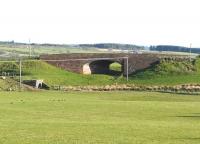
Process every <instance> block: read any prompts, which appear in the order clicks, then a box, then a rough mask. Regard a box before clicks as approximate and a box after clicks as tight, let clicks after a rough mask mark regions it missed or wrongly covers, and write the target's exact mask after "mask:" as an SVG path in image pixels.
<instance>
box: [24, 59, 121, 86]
mask: <svg viewBox="0 0 200 144" xmlns="http://www.w3.org/2000/svg"><path fill="white" fill-rule="evenodd" d="M22 65H23V68H22V69H23V73H24V77H23V79H43V80H44V81H45V83H47V84H48V85H105V84H112V83H115V82H117V79H116V78H115V77H113V76H108V75H82V74H76V73H72V72H68V71H65V70H62V69H60V68H56V67H54V66H52V65H49V64H47V63H45V62H42V61H30V62H24V63H23V64H22ZM119 79H123V80H124V78H119Z"/></svg>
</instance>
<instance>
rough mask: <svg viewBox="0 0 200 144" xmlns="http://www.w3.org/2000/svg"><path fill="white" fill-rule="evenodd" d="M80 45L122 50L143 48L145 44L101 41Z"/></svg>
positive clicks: (81, 45)
mask: <svg viewBox="0 0 200 144" xmlns="http://www.w3.org/2000/svg"><path fill="white" fill-rule="evenodd" d="M79 46H80V47H83V48H84V47H93V48H100V49H122V50H143V49H144V46H138V45H132V44H117V43H99V44H80V45H79Z"/></svg>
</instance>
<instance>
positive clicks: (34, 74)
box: [1, 59, 200, 85]
mask: <svg viewBox="0 0 200 144" xmlns="http://www.w3.org/2000/svg"><path fill="white" fill-rule="evenodd" d="M116 66H118V65H116V64H113V67H112V68H113V69H115V70H117V69H118V68H117V67H116ZM6 67H7V69H12V68H13V67H18V66H17V65H16V64H14V65H13V66H12V65H10V67H9V66H8V65H7V64H4V65H3V66H1V69H2V68H4V69H6ZM193 69H195V71H194V70H193ZM16 71H18V70H16ZM22 71H23V73H24V75H23V79H43V80H44V81H45V83H47V84H48V85H107V84H114V83H127V82H126V79H125V78H123V77H122V76H121V77H113V76H108V75H81V74H76V73H71V72H67V71H64V70H61V69H59V68H56V67H54V66H51V65H49V64H47V63H45V62H42V61H30V62H24V63H23V69H22ZM128 83H131V84H132V83H134V84H139V85H177V84H185V83H200V60H199V59H198V60H197V61H196V62H195V64H194V65H192V64H190V63H184V64H180V63H179V64H177V63H175V64H172V63H162V64H159V65H158V66H156V67H154V68H152V69H148V70H146V71H143V72H139V73H137V74H136V75H132V76H130V77H129V82H128Z"/></svg>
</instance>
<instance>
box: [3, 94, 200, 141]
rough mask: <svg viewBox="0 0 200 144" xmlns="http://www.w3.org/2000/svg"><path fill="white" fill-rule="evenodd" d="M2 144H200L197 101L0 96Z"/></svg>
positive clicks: (184, 98) (194, 98) (109, 96)
mask: <svg viewBox="0 0 200 144" xmlns="http://www.w3.org/2000/svg"><path fill="white" fill-rule="evenodd" d="M0 99H1V100H0V143H3V144H13V143H15V144H25V143H29V144H35V143H37V144H49V143H57V144H63V143H67V144H74V143H77V144H90V143H92V144H99V143H101V144H120V143H123V144H133V143H138V144H139V143H140V144H147V143H148V144H160V143H162V144H169V143H174V144H199V143H200V138H199V133H200V123H199V120H200V119H199V118H200V112H199V110H200V97H198V96H187V95H176V94H173V95H172V94H163V93H149V92H92V93H85V92H76V93H69V92H67V93H64V92H52V91H51V92H16V93H9V92H0Z"/></svg>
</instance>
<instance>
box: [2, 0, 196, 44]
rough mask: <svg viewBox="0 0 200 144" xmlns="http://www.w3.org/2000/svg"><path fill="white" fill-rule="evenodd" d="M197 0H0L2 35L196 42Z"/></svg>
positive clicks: (69, 40)
mask: <svg viewBox="0 0 200 144" xmlns="http://www.w3.org/2000/svg"><path fill="white" fill-rule="evenodd" d="M199 5H200V1H199V0H0V41H11V40H14V41H17V42H27V43H28V41H29V39H30V40H31V42H32V43H58V44H78V43H102V42H104V43H129V44H137V45H146V46H149V45H160V44H166V45H180V46H189V45H190V43H192V47H200V18H199V14H200V8H199Z"/></svg>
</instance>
